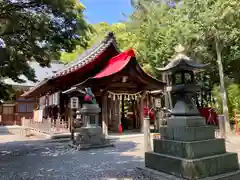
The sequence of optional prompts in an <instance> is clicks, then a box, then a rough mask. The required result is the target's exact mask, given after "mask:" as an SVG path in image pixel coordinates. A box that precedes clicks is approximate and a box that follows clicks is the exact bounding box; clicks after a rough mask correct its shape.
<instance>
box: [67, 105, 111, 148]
mask: <svg viewBox="0 0 240 180" xmlns="http://www.w3.org/2000/svg"><path fill="white" fill-rule="evenodd" d="M100 112H101V108H100V107H99V105H98V104H89V103H85V104H83V106H82V108H81V110H80V111H79V112H78V114H79V115H81V120H79V121H80V122H81V127H78V128H76V129H75V132H74V141H73V144H71V146H73V147H75V148H77V149H78V150H81V149H83V150H84V149H91V148H103V147H113V144H110V143H109V140H108V139H106V137H105V136H104V135H103V133H102V128H101V127H100V126H99V113H100Z"/></svg>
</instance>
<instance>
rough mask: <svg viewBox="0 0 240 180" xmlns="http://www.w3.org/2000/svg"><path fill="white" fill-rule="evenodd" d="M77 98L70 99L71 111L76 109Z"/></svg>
mask: <svg viewBox="0 0 240 180" xmlns="http://www.w3.org/2000/svg"><path fill="white" fill-rule="evenodd" d="M78 104H79V103H78V97H71V99H70V107H71V109H78Z"/></svg>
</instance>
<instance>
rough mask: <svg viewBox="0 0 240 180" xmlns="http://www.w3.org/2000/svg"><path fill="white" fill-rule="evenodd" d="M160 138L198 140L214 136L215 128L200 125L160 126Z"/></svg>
mask: <svg viewBox="0 0 240 180" xmlns="http://www.w3.org/2000/svg"><path fill="white" fill-rule="evenodd" d="M160 134H161V138H162V139H169V140H176V141H200V140H207V139H214V138H215V130H214V127H212V126H200V127H168V126H162V127H160Z"/></svg>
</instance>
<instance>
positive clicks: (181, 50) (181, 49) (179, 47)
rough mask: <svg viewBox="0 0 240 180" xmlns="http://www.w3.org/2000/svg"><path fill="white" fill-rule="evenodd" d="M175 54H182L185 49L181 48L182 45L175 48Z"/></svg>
mask: <svg viewBox="0 0 240 180" xmlns="http://www.w3.org/2000/svg"><path fill="white" fill-rule="evenodd" d="M174 49H175V52H176V53H178V54H184V52H185V48H184V47H183V45H182V44H178V45H177V46H176V47H175V48H174Z"/></svg>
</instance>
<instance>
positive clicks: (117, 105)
mask: <svg viewBox="0 0 240 180" xmlns="http://www.w3.org/2000/svg"><path fill="white" fill-rule="evenodd" d="M115 114H116V116H115V118H116V125H115V127H116V131H117V132H118V130H119V125H120V124H121V111H120V100H117V101H116V103H115Z"/></svg>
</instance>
